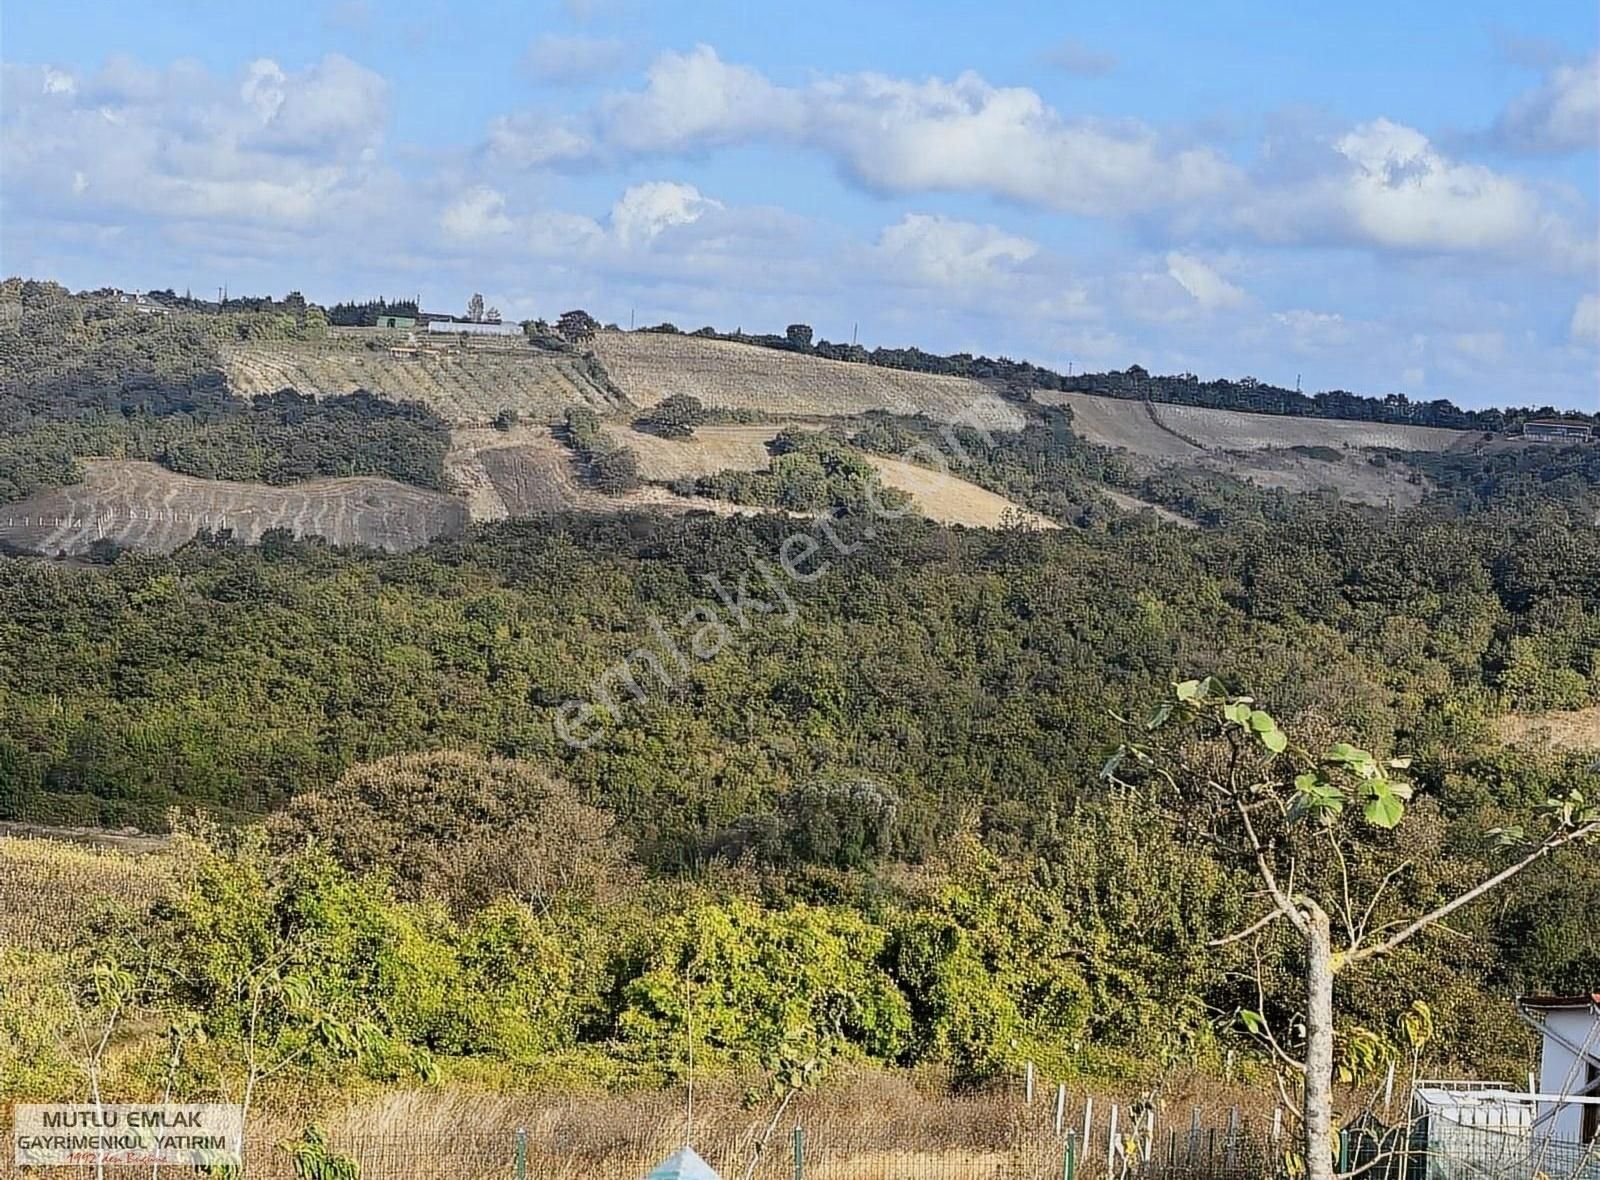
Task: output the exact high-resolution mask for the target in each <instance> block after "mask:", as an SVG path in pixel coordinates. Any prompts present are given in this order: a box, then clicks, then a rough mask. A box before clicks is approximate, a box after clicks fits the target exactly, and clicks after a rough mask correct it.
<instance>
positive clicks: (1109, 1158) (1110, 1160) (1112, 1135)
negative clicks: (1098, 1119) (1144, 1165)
mask: <svg viewBox="0 0 1600 1180" xmlns="http://www.w3.org/2000/svg"><path fill="white" fill-rule="evenodd" d="M1116 1158H1117V1105H1116V1103H1112V1104H1111V1129H1110V1131H1108V1132H1107V1133H1106V1175H1107V1176H1109V1175H1111V1171H1112V1168H1113V1167H1114V1165H1115V1162H1116Z"/></svg>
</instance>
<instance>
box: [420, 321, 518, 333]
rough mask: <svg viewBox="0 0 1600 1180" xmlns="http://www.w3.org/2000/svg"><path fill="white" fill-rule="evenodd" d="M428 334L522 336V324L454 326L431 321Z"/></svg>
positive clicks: (464, 324) (468, 323)
mask: <svg viewBox="0 0 1600 1180" xmlns="http://www.w3.org/2000/svg"><path fill="white" fill-rule="evenodd" d="M428 332H429V334H430V335H434V336H441V335H443V336H454V335H457V334H460V335H464V336H521V335H522V334H523V332H522V325H521V324H476V323H472V322H470V321H469V322H467V323H461V324H452V323H446V322H444V321H441V320H429V321H428Z"/></svg>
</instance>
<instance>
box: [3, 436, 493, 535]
mask: <svg viewBox="0 0 1600 1180" xmlns="http://www.w3.org/2000/svg"><path fill="white" fill-rule="evenodd" d="M83 467H84V479H83V482H82V483H77V484H73V485H71V486H70V487H64V488H52V489H50V490H48V491H42V492H39V493H37V494H35V495H33V496H30V497H28V498H27V499H26V500H19V501H17V502H16V503H13V504H7V505H3V506H0V541H3V542H5V543H7V544H10V545H15V546H17V547H18V548H22V549H28V550H32V551H33V552H36V553H43V554H46V555H49V556H54V555H56V554H58V553H64V554H66V555H67V556H69V557H70V556H77V555H80V554H83V553H85V552H87V551H88V549H89V546H90V545H91V544H92V543H93V542H94V541H96V540H98V539H102V538H104V539H107V540H111V541H115V542H116V543H117V544H119V545H125V546H129V547H136V548H140V549H154V550H158V551H162V552H167V551H170V550H172V549H176V548H177V547H178V546H179V545H182V544H183V543H184V542H186V541H188V540H190V539H191V538H192V537H193V536H194V535H195V533H196V532H197V531H199V530H200V529H202V528H227V529H232V530H233V534H234V536H235V537H237V538H238V539H239V540H241V541H244V542H247V543H254V542H256V541H258V540H260V539H261V534H262V533H264V532H266V531H267V530H268V529H272V528H286V529H289V530H291V531H292V532H294V533H295V534H296V535H297V536H319V537H326V538H327V539H328V540H330V541H333V542H335V543H336V544H341V545H354V544H361V545H371V546H374V547H377V548H381V549H391V550H402V549H413V548H416V547H417V546H418V545H423V544H426V543H427V542H428V541H430V540H432V539H433V538H434V537H437V536H441V535H445V534H454V533H459V532H461V531H462V530H463V529H464V528H465V527H466V524H467V520H468V516H467V506H466V504H465V503H464V502H463V501H462V500H460V499H459V498H457V497H455V496H447V495H444V494H442V493H439V492H430V491H425V490H424V489H422V488H416V487H411V486H409V485H407V484H402V483H396V482H395V481H393V480H388V479H377V478H372V477H365V476H362V477H352V478H346V479H315V480H310V481H308V482H306V483H298V484H291V485H289V486H286V487H271V486H268V485H266V484H254V483H234V482H232V481H229V480H211V479H196V478H194V477H192V476H187V475H177V474H175V473H174V472H171V471H168V470H167V469H166V468H164V467H160V466H158V465H157V464H154V463H144V462H138V461H134V460H122V459H90V460H85V461H84V464H83Z"/></svg>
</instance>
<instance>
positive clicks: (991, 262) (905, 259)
mask: <svg viewBox="0 0 1600 1180" xmlns="http://www.w3.org/2000/svg"><path fill="white" fill-rule="evenodd" d="M875 252H876V254H877V257H878V260H879V261H880V262H881V263H882V264H883V266H884V267H885V269H886V270H887V271H888V272H889V273H891V274H893V275H895V276H897V277H900V278H902V279H910V280H911V281H913V282H917V283H923V284H928V285H931V286H936V287H963V286H978V285H986V284H990V283H993V282H994V281H995V280H996V279H999V278H1001V277H1003V276H1004V275H1005V274H1006V273H1007V272H1008V271H1009V270H1010V269H1011V268H1012V267H1013V266H1015V265H1016V264H1017V263H1022V262H1026V261H1028V259H1030V258H1032V257H1033V256H1034V255H1035V254H1037V253H1038V252H1039V247H1038V245H1037V244H1036V243H1034V242H1031V241H1029V240H1028V239H1027V238H1023V237H1017V236H1016V235H1014V234H1008V233H1006V232H1004V231H1003V230H1001V229H998V228H997V227H995V226H992V225H977V224H974V223H973V222H970V221H957V220H954V219H952V218H948V217H934V216H928V215H927V214H923V213H908V214H906V215H905V216H904V217H903V218H901V219H900V221H898V222H897V223H896V224H894V225H891V226H888V227H886V228H885V229H884V231H883V232H882V234H880V235H879V237H878V244H877V246H876V247H875Z"/></svg>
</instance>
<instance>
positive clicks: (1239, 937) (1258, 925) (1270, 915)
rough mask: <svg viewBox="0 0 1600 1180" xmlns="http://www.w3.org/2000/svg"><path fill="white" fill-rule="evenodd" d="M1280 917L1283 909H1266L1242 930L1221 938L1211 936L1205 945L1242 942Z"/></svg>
mask: <svg viewBox="0 0 1600 1180" xmlns="http://www.w3.org/2000/svg"><path fill="white" fill-rule="evenodd" d="M1281 917H1283V911H1282V910H1280V909H1273V910H1269V911H1267V913H1266V914H1265V915H1264V916H1262V917H1261V918H1260V919H1258V920H1257V921H1254V922H1252V923H1250V925H1249V926H1247V927H1245V928H1244V929H1243V930H1240V931H1237V932H1235V933H1233V934H1229V935H1226V936H1224V937H1222V938H1213V939H1212V940H1211V941H1210V942H1208V943H1206V945H1207V946H1210V947H1217V946H1228V945H1229V944H1231V943H1235V942H1243V941H1244V940H1245V939H1247V938H1249V937H1250V936H1251V935H1252V934H1257V933H1260V932H1261V931H1262V930H1265V929H1266V928H1267V927H1268V926H1270V925H1272V924H1273V923H1274V922H1276V921H1277V920H1278V919H1279V918H1281Z"/></svg>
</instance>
